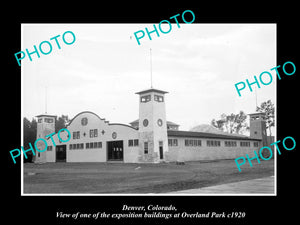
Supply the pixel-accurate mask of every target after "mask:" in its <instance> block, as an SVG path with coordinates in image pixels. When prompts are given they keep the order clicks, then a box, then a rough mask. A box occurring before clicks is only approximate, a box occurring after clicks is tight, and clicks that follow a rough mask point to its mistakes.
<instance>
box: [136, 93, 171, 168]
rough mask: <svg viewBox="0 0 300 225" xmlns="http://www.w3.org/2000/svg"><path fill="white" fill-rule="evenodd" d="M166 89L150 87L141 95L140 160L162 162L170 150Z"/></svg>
mask: <svg viewBox="0 0 300 225" xmlns="http://www.w3.org/2000/svg"><path fill="white" fill-rule="evenodd" d="M166 93H168V92H166V91H161V90H158V89H154V88H150V89H147V90H144V91H140V92H137V93H136V94H138V95H139V97H140V98H139V101H140V102H139V146H140V152H139V161H140V162H161V161H164V160H165V156H166V154H165V152H167V151H168V134H167V120H166V107H165V96H164V95H165V94H166Z"/></svg>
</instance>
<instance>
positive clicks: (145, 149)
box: [144, 142, 148, 154]
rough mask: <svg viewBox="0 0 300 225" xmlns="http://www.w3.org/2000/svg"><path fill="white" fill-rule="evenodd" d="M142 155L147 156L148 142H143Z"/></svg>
mask: <svg viewBox="0 0 300 225" xmlns="http://www.w3.org/2000/svg"><path fill="white" fill-rule="evenodd" d="M144 153H145V154H148V142H144Z"/></svg>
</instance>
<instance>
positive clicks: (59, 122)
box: [55, 115, 70, 133]
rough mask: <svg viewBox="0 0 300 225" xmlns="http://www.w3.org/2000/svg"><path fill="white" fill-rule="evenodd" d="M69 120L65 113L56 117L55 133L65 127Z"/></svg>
mask: <svg viewBox="0 0 300 225" xmlns="http://www.w3.org/2000/svg"><path fill="white" fill-rule="evenodd" d="M69 122H70V120H69V117H68V116H67V115H61V116H60V117H58V118H57V119H56V121H55V133H57V132H58V131H59V130H60V129H62V128H66V126H67V124H68V123H69Z"/></svg>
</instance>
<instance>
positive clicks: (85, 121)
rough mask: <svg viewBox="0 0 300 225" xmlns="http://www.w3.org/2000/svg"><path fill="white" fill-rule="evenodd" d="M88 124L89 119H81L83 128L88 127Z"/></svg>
mask: <svg viewBox="0 0 300 225" xmlns="http://www.w3.org/2000/svg"><path fill="white" fill-rule="evenodd" d="M87 123H88V119H87V118H86V117H83V118H82V119H81V125H82V126H86V125H87Z"/></svg>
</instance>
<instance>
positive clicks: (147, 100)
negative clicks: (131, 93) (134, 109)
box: [141, 95, 151, 102]
mask: <svg viewBox="0 0 300 225" xmlns="http://www.w3.org/2000/svg"><path fill="white" fill-rule="evenodd" d="M149 101H151V95H145V96H142V97H141V102H149Z"/></svg>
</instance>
